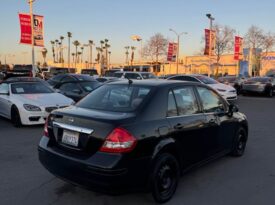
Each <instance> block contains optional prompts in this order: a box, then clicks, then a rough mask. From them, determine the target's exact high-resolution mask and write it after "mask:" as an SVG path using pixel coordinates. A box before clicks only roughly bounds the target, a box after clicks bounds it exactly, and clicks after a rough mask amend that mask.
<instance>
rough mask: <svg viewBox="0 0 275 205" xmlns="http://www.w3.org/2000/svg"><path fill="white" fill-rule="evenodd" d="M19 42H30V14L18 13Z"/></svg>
mask: <svg viewBox="0 0 275 205" xmlns="http://www.w3.org/2000/svg"><path fill="white" fill-rule="evenodd" d="M19 21H20V30H21V35H20V43H24V44H32V27H31V16H30V14H20V13H19Z"/></svg>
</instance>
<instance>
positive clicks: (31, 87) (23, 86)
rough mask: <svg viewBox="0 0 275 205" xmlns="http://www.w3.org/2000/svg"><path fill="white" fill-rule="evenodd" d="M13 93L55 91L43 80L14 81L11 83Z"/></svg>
mask: <svg viewBox="0 0 275 205" xmlns="http://www.w3.org/2000/svg"><path fill="white" fill-rule="evenodd" d="M11 92H12V93H13V94H38V93H53V91H52V90H51V89H50V88H48V87H47V86H46V85H44V84H43V83H41V82H33V83H14V84H12V85H11Z"/></svg>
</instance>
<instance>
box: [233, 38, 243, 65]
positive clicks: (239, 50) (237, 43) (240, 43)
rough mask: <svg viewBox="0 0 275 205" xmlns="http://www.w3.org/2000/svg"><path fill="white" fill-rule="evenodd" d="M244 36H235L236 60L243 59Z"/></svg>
mask: <svg viewBox="0 0 275 205" xmlns="http://www.w3.org/2000/svg"><path fill="white" fill-rule="evenodd" d="M242 47H243V38H241V37H240V36H235V46H234V60H237V61H238V60H240V59H242V55H243V53H242V50H243V48H242Z"/></svg>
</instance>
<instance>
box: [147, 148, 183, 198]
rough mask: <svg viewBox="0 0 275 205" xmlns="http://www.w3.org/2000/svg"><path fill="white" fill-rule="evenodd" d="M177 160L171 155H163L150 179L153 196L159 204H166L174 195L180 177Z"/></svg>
mask: <svg viewBox="0 0 275 205" xmlns="http://www.w3.org/2000/svg"><path fill="white" fill-rule="evenodd" d="M179 169H180V168H179V164H178V161H177V159H176V158H175V157H174V156H173V155H171V154H169V153H163V154H161V155H160V156H159V157H158V158H157V160H156V162H155V165H154V167H153V171H152V175H151V178H150V184H151V191H152V195H153V197H154V199H155V201H156V202H157V203H165V202H167V201H169V200H170V199H171V198H172V196H173V195H174V193H175V191H176V189H177V185H178V180H179V176H180V170H179Z"/></svg>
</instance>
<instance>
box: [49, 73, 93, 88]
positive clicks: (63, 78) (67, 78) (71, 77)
mask: <svg viewBox="0 0 275 205" xmlns="http://www.w3.org/2000/svg"><path fill="white" fill-rule="evenodd" d="M93 80H94V78H93V77H91V76H87V75H81V74H59V75H56V76H54V77H52V78H51V79H49V80H48V81H47V82H48V83H49V84H50V85H51V86H52V87H53V88H54V87H56V86H57V85H58V84H60V83H65V82H71V81H93Z"/></svg>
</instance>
